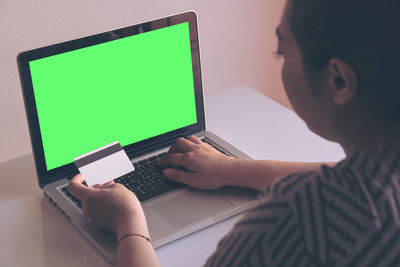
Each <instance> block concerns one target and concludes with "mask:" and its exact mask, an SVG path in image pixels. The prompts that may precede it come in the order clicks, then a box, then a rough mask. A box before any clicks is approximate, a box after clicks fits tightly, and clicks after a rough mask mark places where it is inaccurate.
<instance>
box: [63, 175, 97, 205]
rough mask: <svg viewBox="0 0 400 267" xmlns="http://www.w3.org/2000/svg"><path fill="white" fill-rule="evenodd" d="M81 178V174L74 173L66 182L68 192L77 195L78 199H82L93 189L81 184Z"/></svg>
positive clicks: (82, 179)
mask: <svg viewBox="0 0 400 267" xmlns="http://www.w3.org/2000/svg"><path fill="white" fill-rule="evenodd" d="M84 180H85V179H84V178H83V175H82V174H78V175H75V176H74V177H73V178H72V179H71V181H70V182H69V184H68V187H67V189H68V192H70V193H71V194H72V195H73V196H75V197H77V198H78V199H80V200H83V199H84V198H85V197H86V196H87V195H88V193H90V192H91V191H92V190H93V189H92V188H90V187H87V186H85V185H83V184H82V183H83V181H84Z"/></svg>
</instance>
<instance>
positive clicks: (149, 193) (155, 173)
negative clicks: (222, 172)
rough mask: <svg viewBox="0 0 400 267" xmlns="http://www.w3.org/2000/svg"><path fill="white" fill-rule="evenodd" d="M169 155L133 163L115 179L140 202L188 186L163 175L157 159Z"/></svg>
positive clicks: (74, 200) (72, 198)
mask: <svg viewBox="0 0 400 267" xmlns="http://www.w3.org/2000/svg"><path fill="white" fill-rule="evenodd" d="M202 141H203V142H206V143H208V144H210V145H211V146H213V147H214V148H215V149H217V150H218V151H219V152H221V153H223V154H225V155H227V154H226V152H225V151H223V150H222V149H220V148H218V147H216V146H215V145H214V144H212V143H211V142H209V141H208V140H205V139H203V140H202ZM166 155H167V153H166V152H164V153H161V154H159V155H156V156H153V157H150V158H148V159H144V160H141V161H138V162H135V163H133V166H134V167H135V170H134V171H133V172H131V173H128V174H126V175H124V176H121V177H120V178H117V179H115V180H114V181H115V182H116V183H120V184H122V185H124V186H125V187H126V188H128V189H129V190H131V191H132V192H133V193H135V195H136V196H137V198H138V199H139V201H140V202H144V201H146V200H149V199H152V198H154V197H157V196H160V195H163V194H165V193H168V192H171V191H174V190H176V189H178V188H181V187H183V186H186V185H184V184H181V183H176V182H173V181H171V180H168V179H167V178H165V177H164V176H163V175H162V168H161V167H159V166H157V164H156V163H157V161H158V160H159V159H162V158H165V157H166ZM175 167H176V168H180V167H179V166H175ZM62 191H63V193H64V194H66V195H67V196H68V197H69V198H70V199H71V200H72V201H73V202H74V203H75V204H76V205H77V206H78V207H79V208H82V204H81V202H80V200H79V199H77V198H76V197H74V196H73V195H71V194H70V193H69V192H68V191H67V187H66V186H65V187H63V188H62Z"/></svg>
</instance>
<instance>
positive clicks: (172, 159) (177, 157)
mask: <svg viewBox="0 0 400 267" xmlns="http://www.w3.org/2000/svg"><path fill="white" fill-rule="evenodd" d="M187 158H188V156H187V154H183V153H172V154H168V155H167V157H165V158H164V159H160V160H159V161H158V163H157V164H158V165H159V166H161V167H168V166H170V165H179V166H185V167H186V166H187Z"/></svg>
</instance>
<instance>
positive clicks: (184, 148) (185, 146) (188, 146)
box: [168, 137, 194, 153]
mask: <svg viewBox="0 0 400 267" xmlns="http://www.w3.org/2000/svg"><path fill="white" fill-rule="evenodd" d="M193 145H194V143H193V142H191V141H189V140H187V139H186V138H183V137H181V138H178V139H177V140H176V141H175V143H174V144H173V145H172V146H171V148H170V149H169V151H168V153H184V152H188V151H190V150H192V149H193Z"/></svg>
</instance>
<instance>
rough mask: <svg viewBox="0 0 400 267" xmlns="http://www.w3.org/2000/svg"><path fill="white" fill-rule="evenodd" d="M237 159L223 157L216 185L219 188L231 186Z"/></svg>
mask: <svg viewBox="0 0 400 267" xmlns="http://www.w3.org/2000/svg"><path fill="white" fill-rule="evenodd" d="M238 161H239V159H237V158H233V157H228V156H225V158H224V159H223V160H222V162H221V168H220V173H219V174H218V179H219V181H218V183H219V185H220V187H224V186H233V185H235V184H233V179H232V178H233V176H234V174H235V166H237V163H238Z"/></svg>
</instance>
